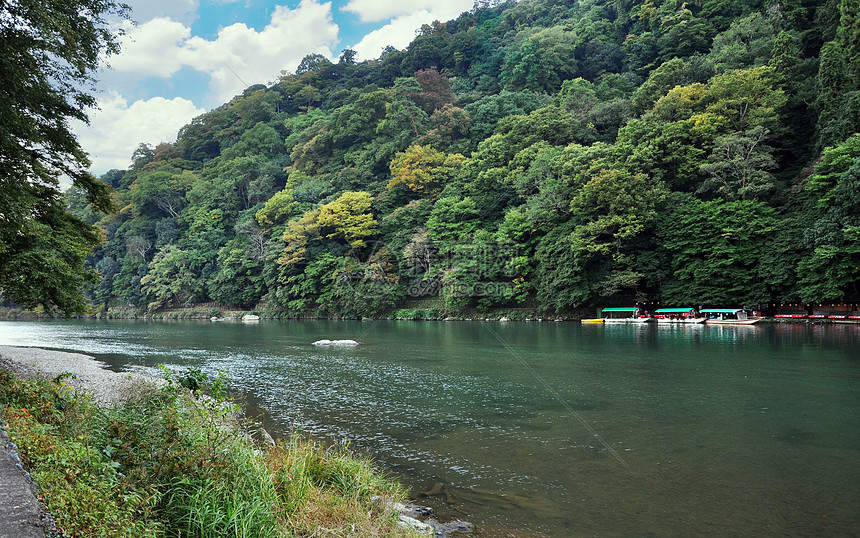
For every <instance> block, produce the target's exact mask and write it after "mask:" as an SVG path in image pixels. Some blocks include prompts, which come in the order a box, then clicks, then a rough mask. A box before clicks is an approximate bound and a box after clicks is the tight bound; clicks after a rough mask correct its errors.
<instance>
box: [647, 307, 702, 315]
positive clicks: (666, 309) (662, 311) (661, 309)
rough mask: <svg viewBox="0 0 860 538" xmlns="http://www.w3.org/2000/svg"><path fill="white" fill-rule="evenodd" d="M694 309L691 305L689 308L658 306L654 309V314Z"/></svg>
mask: <svg viewBox="0 0 860 538" xmlns="http://www.w3.org/2000/svg"><path fill="white" fill-rule="evenodd" d="M692 310H695V308H693V307H692V306H691V307H689V308H658V309H657V310H655V311H654V313H655V314H682V313H686V312H690V311H692Z"/></svg>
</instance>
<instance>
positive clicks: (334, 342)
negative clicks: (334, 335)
mask: <svg viewBox="0 0 860 538" xmlns="http://www.w3.org/2000/svg"><path fill="white" fill-rule="evenodd" d="M314 345H315V346H357V345H358V342H356V341H355V340H317V341H316V342H314Z"/></svg>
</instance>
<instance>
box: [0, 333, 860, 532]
mask: <svg viewBox="0 0 860 538" xmlns="http://www.w3.org/2000/svg"><path fill="white" fill-rule="evenodd" d="M322 338H329V339H340V338H349V339H355V340H360V341H361V345H359V346H358V347H354V348H318V347H315V346H313V345H311V343H312V342H313V341H315V340H318V339H322ZM0 344H3V345H25V346H40V347H48V348H56V349H65V350H74V351H80V352H85V353H87V354H91V355H95V356H97V357H99V358H100V359H101V360H103V361H105V362H107V363H108V364H109V365H110V366H111V367H112V368H115V369H119V370H123V369H135V370H144V371H153V369H154V367H155V365H157V364H160V363H164V364H167V365H169V366H172V367H177V368H178V367H183V366H197V367H200V368H202V369H203V370H204V371H206V372H208V373H214V372H216V371H218V370H223V371H225V372H226V373H227V374H228V375H229V376H230V386H231V388H232V389H233V390H234V391H236V392H237V393H238V394H239V395H241V397H242V399H243V401H244V402H246V403H247V404H248V405H249V406H250V407H252V408H254V409H259V410H261V411H263V412H264V413H265V420H266V422H267V424H268V426H269V428H270V429H271V430H272V431H273V434H274V435H276V436H277V435H281V436H287V435H289V434H290V433H291V432H292V431H294V430H295V429H297V428H298V429H301V430H302V431H305V432H308V433H310V434H311V435H313V436H315V437H319V438H322V439H326V440H329V441H333V442H344V441H348V442H350V443H351V446H352V447H354V448H356V449H358V450H360V451H367V452H369V453H371V454H372V455H373V456H374V457H375V458H376V459H377V460H378V461H379V462H380V464H381V465H382V466H383V467H384V468H385V469H386V470H388V471H389V472H391V473H393V474H396V475H398V476H399V477H401V479H402V480H403V482H404V483H405V484H406V485H407V486H408V487H410V488H411V490H412V493H413V495H414V496H415V497H416V498H417V499H418V500H419V502H422V503H425V504H430V505H432V506H433V507H434V508H435V509H436V510H437V512H439V513H440V514H441V515H442V517H444V518H448V519H464V520H467V521H472V522H474V523H476V524H477V525H478V528H479V530H480V531H481V534H482V535H484V536H506V535H510V534H511V533H514V534H515V535H516V536H583V535H648V534H650V535H661V536H690V535H720V536H723V535H806V536H812V535H855V536H856V535H858V533H860V518H858V514H860V448H858V447H860V414H858V409H860V326H839V325H831V326H824V325H775V326H756V327H749V326H743V327H729V326H713V327H708V326H689V327H688V326H669V327H662V326H660V327H658V326H647V325H646V326H633V325H628V326H624V325H619V326H601V325H596V326H591V325H580V324H575V323H497V322H487V323H484V322H477V321H475V322H438V323H437V322H394V321H390V322H326V321H316V322H278V321H263V322H260V323H257V324H241V323H210V322H119V321H112V322H98V321H57V322H0ZM437 484H442V485H443V488H442V489H443V493H442V494H440V495H434V496H431V497H421V496H420V493H421V492H426V491H430V490H433V489H434V486H436V485H437ZM436 489H437V490H438V489H439V488H436Z"/></svg>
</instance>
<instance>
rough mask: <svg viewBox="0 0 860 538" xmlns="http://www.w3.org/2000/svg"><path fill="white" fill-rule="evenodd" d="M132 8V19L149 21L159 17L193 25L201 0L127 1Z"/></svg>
mask: <svg viewBox="0 0 860 538" xmlns="http://www.w3.org/2000/svg"><path fill="white" fill-rule="evenodd" d="M125 3H126V4H128V5H129V6H130V7H131V18H132V19H134V20H136V21H138V22H143V21H148V20H150V19H155V18H158V17H162V18H171V19H173V20H178V21H181V22H184V23H189V24H190V23H191V22H192V21H193V20H194V18H195V17H196V13H197V8H198V7H199V6H200V1H199V0H126V2H125Z"/></svg>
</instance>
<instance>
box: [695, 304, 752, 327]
mask: <svg viewBox="0 0 860 538" xmlns="http://www.w3.org/2000/svg"><path fill="white" fill-rule="evenodd" d="M700 313H701V314H704V315H705V317H706V318H707V319H706V320H705V323H706V324H707V325H754V324H756V323H758V322H759V321H761V318H759V317H756V316H753V315H751V314H750V312H749V311H747V310H745V309H743V308H703V309H702V310H701V312H700Z"/></svg>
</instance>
